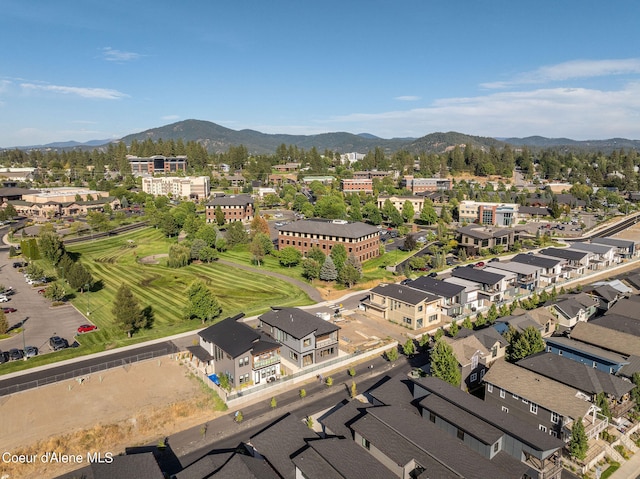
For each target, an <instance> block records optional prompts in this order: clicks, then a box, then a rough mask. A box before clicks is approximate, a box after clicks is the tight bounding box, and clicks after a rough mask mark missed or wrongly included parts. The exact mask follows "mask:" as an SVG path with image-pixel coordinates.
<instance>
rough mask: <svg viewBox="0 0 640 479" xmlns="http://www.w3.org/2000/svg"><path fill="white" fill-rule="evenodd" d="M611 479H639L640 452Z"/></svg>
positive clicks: (625, 463)
mask: <svg viewBox="0 0 640 479" xmlns="http://www.w3.org/2000/svg"><path fill="white" fill-rule="evenodd" d="M602 472H604V470H603V471H602ZM609 477H610V479H637V478H638V477H640V452H637V453H635V454H634V455H633V457H632V458H631V459H629V460H628V461H626V462H624V463H623V464H622V465H621V466H620V469H618V470H617V471H616V472H614V473H613V474H612V475H611V476H609Z"/></svg>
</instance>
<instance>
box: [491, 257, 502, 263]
mask: <svg viewBox="0 0 640 479" xmlns="http://www.w3.org/2000/svg"><path fill="white" fill-rule="evenodd" d="M496 261H500V258H491V259H490V260H489V263H495V262H496Z"/></svg>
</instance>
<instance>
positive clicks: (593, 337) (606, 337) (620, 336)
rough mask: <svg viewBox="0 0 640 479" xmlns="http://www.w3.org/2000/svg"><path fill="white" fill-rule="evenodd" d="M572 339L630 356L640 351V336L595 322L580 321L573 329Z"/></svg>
mask: <svg viewBox="0 0 640 479" xmlns="http://www.w3.org/2000/svg"><path fill="white" fill-rule="evenodd" d="M570 336H571V338H572V339H577V340H578V341H582V342H584V343H589V344H593V345H594V346H598V347H600V348H604V349H608V350H609V351H613V352H616V353H620V354H623V355H625V356H629V355H631V354H638V353H639V352H640V337H638V336H633V335H632V334H627V333H623V332H620V331H616V330H615V329H609V328H605V327H603V326H599V325H597V324H593V323H583V322H579V323H578V324H576V325H575V326H574V327H573V329H572V330H571V333H570Z"/></svg>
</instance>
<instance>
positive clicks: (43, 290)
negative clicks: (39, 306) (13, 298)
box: [38, 288, 47, 294]
mask: <svg viewBox="0 0 640 479" xmlns="http://www.w3.org/2000/svg"><path fill="white" fill-rule="evenodd" d="M45 291H47V290H46V288H42V289H39V290H38V294H44V293H45Z"/></svg>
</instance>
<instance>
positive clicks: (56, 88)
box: [20, 83, 129, 100]
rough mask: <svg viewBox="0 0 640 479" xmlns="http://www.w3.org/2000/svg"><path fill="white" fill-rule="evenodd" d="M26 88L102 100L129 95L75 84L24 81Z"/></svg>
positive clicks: (22, 85) (116, 98) (117, 98)
mask: <svg viewBox="0 0 640 479" xmlns="http://www.w3.org/2000/svg"><path fill="white" fill-rule="evenodd" d="M20 86H21V87H22V88H23V89H25V90H35V91H47V92H53V93H62V94H64V95H77V96H79V97H82V98H98V99H102V100H120V99H122V98H126V97H128V96H129V95H127V94H125V93H122V92H119V91H118V90H111V89H108V88H84V87H75V86H61V85H40V84H36V83H22V84H21V85H20Z"/></svg>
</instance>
